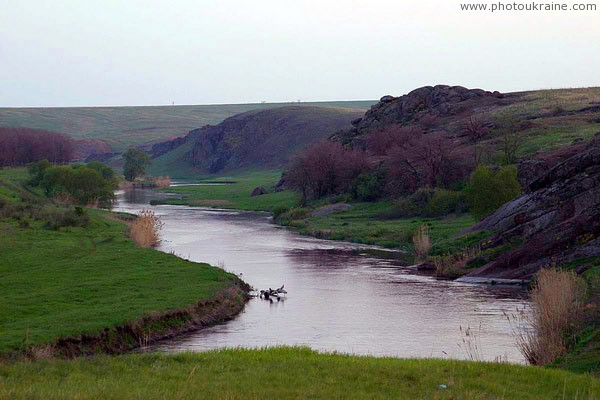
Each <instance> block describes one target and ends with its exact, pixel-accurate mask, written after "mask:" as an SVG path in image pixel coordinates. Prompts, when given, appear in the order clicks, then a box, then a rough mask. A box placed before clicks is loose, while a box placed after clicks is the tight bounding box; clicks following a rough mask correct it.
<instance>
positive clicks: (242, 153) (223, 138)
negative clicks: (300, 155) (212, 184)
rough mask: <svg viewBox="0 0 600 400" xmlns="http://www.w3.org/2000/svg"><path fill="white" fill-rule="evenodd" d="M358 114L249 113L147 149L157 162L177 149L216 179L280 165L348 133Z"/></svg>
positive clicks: (309, 109)
mask: <svg viewBox="0 0 600 400" xmlns="http://www.w3.org/2000/svg"><path fill="white" fill-rule="evenodd" d="M362 113H363V111H360V110H352V109H342V108H333V107H314V106H300V105H298V106H286V107H279V108H272V109H267V110H258V111H249V112H245V113H242V114H238V115H235V116H233V117H230V118H227V119H225V120H224V121H223V122H221V123H220V124H218V125H214V126H213V125H207V126H204V127H202V128H199V129H195V130H193V131H191V132H190V133H189V134H188V135H187V136H186V137H184V138H178V139H175V140H173V141H169V142H163V143H159V144H156V145H154V146H153V148H152V152H153V156H154V157H159V156H161V155H163V154H165V153H167V152H169V151H171V150H173V149H175V148H178V147H180V146H182V145H183V144H191V145H190V149H189V150H188V151H187V152H186V153H185V154H184V155H183V157H184V159H185V161H187V162H188V163H189V164H191V165H192V166H194V167H196V168H198V169H200V170H203V171H206V172H209V173H216V172H220V171H223V170H230V169H237V168H248V167H261V168H276V167H281V166H283V165H285V164H286V163H287V162H288V161H289V159H290V157H291V156H292V155H293V154H295V153H297V152H298V151H299V150H302V149H303V148H305V147H306V146H308V145H310V144H313V143H315V142H317V141H319V140H324V139H327V138H328V137H329V136H331V135H332V134H333V133H334V132H335V131H337V130H339V129H342V128H349V127H350V126H351V125H350V121H352V120H353V119H356V117H358V116H360V115H362Z"/></svg>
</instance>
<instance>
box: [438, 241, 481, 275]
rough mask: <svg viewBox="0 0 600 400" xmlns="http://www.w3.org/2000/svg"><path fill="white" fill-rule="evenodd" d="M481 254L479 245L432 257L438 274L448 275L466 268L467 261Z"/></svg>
mask: <svg viewBox="0 0 600 400" xmlns="http://www.w3.org/2000/svg"><path fill="white" fill-rule="evenodd" d="M480 255H481V248H480V247H479V246H474V247H467V248H465V249H463V250H462V251H460V252H458V253H454V254H448V255H444V256H435V257H430V259H431V262H432V263H433V265H434V267H435V274H436V275H437V276H448V275H453V273H457V272H460V271H462V270H464V268H465V267H466V265H467V263H468V262H469V261H471V260H473V259H475V258H477V257H479V256H480Z"/></svg>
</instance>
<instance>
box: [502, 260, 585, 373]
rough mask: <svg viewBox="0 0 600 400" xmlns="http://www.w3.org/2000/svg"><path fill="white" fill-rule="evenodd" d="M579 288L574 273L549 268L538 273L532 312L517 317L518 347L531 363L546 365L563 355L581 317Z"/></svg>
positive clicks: (581, 292)
mask: <svg viewBox="0 0 600 400" xmlns="http://www.w3.org/2000/svg"><path fill="white" fill-rule="evenodd" d="M582 288H583V286H582V282H581V280H580V279H579V278H578V277H577V275H576V274H575V273H574V272H570V271H563V270H559V269H557V268H555V267H549V268H544V269H542V270H541V271H540V272H539V273H538V275H537V279H536V283H535V286H534V287H533V290H532V292H531V300H532V305H533V307H532V310H531V313H530V314H527V313H525V312H524V311H521V312H520V313H519V315H518V316H517V317H516V318H517V322H520V323H519V325H518V328H517V329H516V331H515V333H516V339H517V344H518V346H519V349H520V350H521V353H522V354H523V356H525V358H526V359H527V360H528V361H529V362H530V363H531V364H534V365H545V364H549V363H551V362H552V361H554V360H555V359H556V358H558V357H560V356H562V355H563V354H565V353H566V351H567V344H566V339H567V338H568V336H569V335H570V334H571V333H572V332H573V331H574V329H575V325H576V324H577V322H578V320H579V317H580V316H581V311H582V300H583V289H582ZM513 320H515V317H513Z"/></svg>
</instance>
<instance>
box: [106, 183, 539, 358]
mask: <svg viewBox="0 0 600 400" xmlns="http://www.w3.org/2000/svg"><path fill="white" fill-rule="evenodd" d="M135 192H138V193H135V194H126V193H120V194H119V202H118V204H117V208H118V209H119V210H121V211H129V212H135V211H137V210H139V209H141V208H148V207H150V206H148V202H149V201H150V200H152V199H153V198H156V196H160V195H157V194H156V193H152V192H151V191H148V190H135ZM140 192H143V193H140ZM152 208H153V209H154V210H155V212H156V213H157V214H158V215H159V216H160V217H161V218H162V220H163V222H164V223H165V226H164V231H163V238H164V243H163V245H162V246H161V249H162V250H164V251H168V252H170V251H172V252H174V253H175V254H179V255H181V256H183V257H185V258H189V259H192V260H194V261H204V262H209V263H211V264H213V265H217V264H219V263H222V264H223V263H224V265H225V268H226V269H227V270H229V271H232V272H234V273H237V274H243V276H242V277H243V279H244V280H245V281H247V282H248V283H250V284H251V285H253V286H254V287H257V288H262V289H265V288H268V287H273V288H274V287H279V286H281V285H282V284H285V287H286V289H287V290H288V291H289V294H288V296H287V299H286V300H284V301H280V302H277V301H275V302H268V301H262V300H258V299H256V300H252V301H250V302H249V303H248V305H247V306H246V309H245V311H244V313H242V314H241V315H240V316H239V317H238V318H236V319H235V320H233V321H231V322H229V323H226V324H223V325H218V326H215V327H212V328H209V329H206V330H203V331H200V332H197V333H193V334H189V335H185V336H182V337H180V338H178V339H177V340H174V341H170V342H168V343H165V344H163V345H161V346H159V349H161V350H168V351H180V350H206V349H213V348H221V347H237V346H244V347H260V346H271V345H284V344H285V345H309V346H311V347H313V348H315V349H320V350H326V351H340V352H348V353H357V354H373V355H391V356H400V357H443V358H444V357H452V358H467V354H466V352H465V351H464V349H462V348H461V347H459V344H462V335H461V333H460V327H461V326H462V327H463V328H464V327H466V326H471V327H474V328H477V330H478V327H479V326H481V331H480V341H481V347H482V353H483V354H484V356H485V358H486V359H488V360H491V359H494V358H495V357H498V356H500V357H502V358H507V359H508V360H509V361H513V362H522V361H523V358H522V357H521V355H520V354H519V352H518V350H517V348H516V347H515V344H514V339H513V336H512V332H511V327H510V325H509V323H508V321H507V320H506V318H505V316H504V315H503V313H504V312H505V311H508V312H510V311H513V310H515V309H516V308H517V307H523V305H526V304H527V300H526V293H525V292H524V291H523V289H521V288H518V287H510V286H494V287H492V286H482V285H472V284H467V283H459V282H454V281H448V280H439V279H435V278H433V277H431V276H427V275H423V274H418V273H416V271H415V270H414V269H413V268H411V267H410V266H408V265H407V263H406V262H405V261H403V258H402V256H401V254H398V253H396V254H393V256H391V257H385V258H382V257H376V256H374V255H373V254H370V253H369V252H363V251H360V250H358V245H354V244H349V243H344V242H331V241H323V240H318V239H314V238H309V237H302V236H298V235H296V234H295V233H293V232H290V231H288V230H286V229H283V228H281V227H278V226H276V225H273V224H272V223H271V222H270V218H269V217H268V215H266V214H264V213H244V212H237V211H227V210H210V209H202V208H191V207H182V206H156V207H152Z"/></svg>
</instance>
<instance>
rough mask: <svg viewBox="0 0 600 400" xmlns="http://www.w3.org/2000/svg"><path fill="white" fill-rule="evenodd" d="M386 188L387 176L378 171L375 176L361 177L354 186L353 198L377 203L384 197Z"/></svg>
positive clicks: (364, 174)
mask: <svg viewBox="0 0 600 400" xmlns="http://www.w3.org/2000/svg"><path fill="white" fill-rule="evenodd" d="M384 187H385V174H384V172H383V171H381V170H378V171H377V172H375V173H373V174H369V173H363V174H361V175H359V176H358V177H357V178H356V180H355V181H354V184H353V185H352V197H353V198H355V199H357V200H362V201H375V200H377V199H379V198H381V197H382V195H383V190H384Z"/></svg>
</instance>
